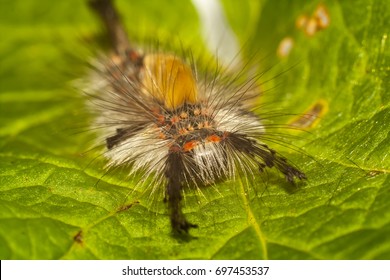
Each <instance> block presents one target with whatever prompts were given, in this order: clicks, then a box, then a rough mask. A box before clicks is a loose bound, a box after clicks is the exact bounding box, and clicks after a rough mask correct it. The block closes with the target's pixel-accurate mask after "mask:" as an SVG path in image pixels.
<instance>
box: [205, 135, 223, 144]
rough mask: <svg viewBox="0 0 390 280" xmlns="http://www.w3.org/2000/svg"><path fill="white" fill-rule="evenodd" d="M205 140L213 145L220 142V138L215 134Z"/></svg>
mask: <svg viewBox="0 0 390 280" xmlns="http://www.w3.org/2000/svg"><path fill="white" fill-rule="evenodd" d="M206 140H207V141H208V142H214V143H218V142H221V137H219V136H218V135H216V134H213V135H210V136H208V137H207V138H206Z"/></svg>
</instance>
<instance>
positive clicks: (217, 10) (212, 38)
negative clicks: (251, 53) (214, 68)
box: [192, 0, 242, 70]
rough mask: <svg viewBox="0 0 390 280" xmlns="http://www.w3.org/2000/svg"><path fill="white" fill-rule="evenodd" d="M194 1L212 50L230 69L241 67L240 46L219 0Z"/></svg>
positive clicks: (207, 42) (206, 39)
mask: <svg viewBox="0 0 390 280" xmlns="http://www.w3.org/2000/svg"><path fill="white" fill-rule="evenodd" d="M192 3H193V5H194V6H195V8H196V9H197V12H198V14H199V17H200V20H201V24H202V32H203V36H204V38H205V42H206V45H207V47H208V48H209V50H210V52H211V53H213V54H214V55H215V56H216V57H217V58H218V59H219V60H220V62H221V63H222V65H224V66H225V67H227V68H229V70H234V69H237V68H238V67H240V65H241V62H242V59H241V56H240V46H239V43H238V42H237V38H236V36H235V34H234V33H233V31H232V29H231V28H230V26H229V23H228V22H227V20H226V18H225V15H224V13H223V8H222V6H221V3H220V2H219V0H192Z"/></svg>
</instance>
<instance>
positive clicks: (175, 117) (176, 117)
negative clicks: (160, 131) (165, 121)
mask: <svg viewBox="0 0 390 280" xmlns="http://www.w3.org/2000/svg"><path fill="white" fill-rule="evenodd" d="M179 121H180V118H179V117H178V116H173V117H172V118H171V122H172V123H178V122H179Z"/></svg>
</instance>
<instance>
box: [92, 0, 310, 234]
mask: <svg viewBox="0 0 390 280" xmlns="http://www.w3.org/2000/svg"><path fill="white" fill-rule="evenodd" d="M89 4H90V6H91V7H92V9H93V10H94V11H95V12H96V14H97V15H98V16H99V17H100V19H101V21H102V22H103V23H104V26H105V28H106V30H107V34H108V37H109V39H110V42H111V47H112V52H111V54H109V55H107V56H106V57H103V58H99V59H98V63H96V67H95V68H94V70H92V73H91V75H90V82H91V83H92V86H91V87H90V89H88V90H87V92H88V94H89V95H90V96H91V97H92V104H93V105H92V107H93V108H92V110H93V111H94V112H95V113H96V115H97V117H96V121H95V123H94V125H95V126H97V127H99V128H101V130H102V131H103V132H102V134H103V135H104V138H105V146H106V151H105V153H104V155H105V157H106V158H107V160H108V164H107V167H108V168H114V167H117V166H124V167H126V168H127V169H128V173H129V175H133V174H136V173H142V174H143V178H145V180H146V178H151V180H149V181H148V182H149V183H150V186H151V188H152V191H153V192H155V191H158V190H163V192H164V194H165V201H166V203H167V205H168V211H169V216H170V222H171V225H172V229H173V231H174V232H178V233H182V234H185V233H188V232H189V230H190V229H191V228H195V227H197V225H195V224H193V223H191V222H190V221H188V220H187V219H186V217H185V215H184V214H183V211H182V200H183V195H184V194H185V191H186V189H188V188H201V187H202V186H204V185H207V184H210V183H213V182H215V181H217V180H221V179H223V180H227V179H234V178H236V177H237V176H240V174H244V175H245V176H254V175H255V174H257V173H260V172H263V171H264V170H265V169H267V168H276V169H277V170H278V171H280V172H281V173H282V174H283V175H284V177H285V179H286V180H287V181H288V182H290V183H294V182H295V181H296V180H297V179H298V180H304V179H306V175H305V174H304V173H303V172H302V171H300V170H299V169H298V168H296V167H294V166H293V165H292V164H290V163H289V162H288V161H287V159H286V158H285V157H283V156H281V155H280V154H279V153H277V152H276V151H275V150H273V149H272V148H271V147H269V146H268V145H266V144H265V143H264V142H263V139H264V138H266V135H267V131H266V129H265V125H264V124H263V121H262V119H261V117H259V116H257V115H256V114H255V113H254V112H253V108H251V107H250V106H249V105H248V104H249V102H247V101H248V100H252V99H253V98H256V97H257V96H258V95H259V92H258V89H257V87H255V86H253V85H254V83H255V81H249V82H248V81H246V82H244V83H238V84H237V83H226V82H225V80H226V79H224V78H225V77H224V75H223V74H221V73H215V75H205V74H204V73H201V72H200V71H198V70H197V67H196V65H195V63H194V62H193V61H192V62H191V61H188V60H186V59H185V58H183V57H180V56H178V55H176V54H172V53H167V52H161V51H156V52H143V51H140V50H138V49H136V48H135V47H133V46H132V44H131V43H130V40H129V38H128V36H127V34H126V31H125V28H124V26H123V24H122V23H121V21H120V17H119V14H118V12H117V10H116V9H115V7H114V5H113V3H112V1H111V0H90V1H89Z"/></svg>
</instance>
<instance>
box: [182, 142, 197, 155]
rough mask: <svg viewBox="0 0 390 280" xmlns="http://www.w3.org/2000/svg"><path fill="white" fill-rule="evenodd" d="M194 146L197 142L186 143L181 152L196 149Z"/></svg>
mask: <svg viewBox="0 0 390 280" xmlns="http://www.w3.org/2000/svg"><path fill="white" fill-rule="evenodd" d="M196 145H198V141H197V140H191V141H188V142H186V143H184V145H183V151H184V152H188V151H191V150H192V149H193V148H195V147H196Z"/></svg>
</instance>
